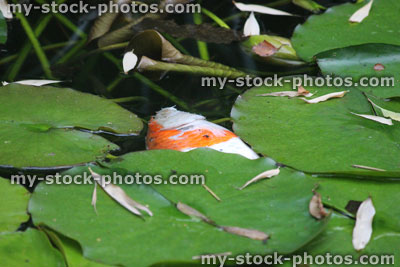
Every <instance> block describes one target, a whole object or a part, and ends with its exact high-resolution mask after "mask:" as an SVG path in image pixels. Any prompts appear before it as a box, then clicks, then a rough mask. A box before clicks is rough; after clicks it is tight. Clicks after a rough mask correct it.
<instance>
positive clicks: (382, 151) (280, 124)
mask: <svg viewBox="0 0 400 267" xmlns="http://www.w3.org/2000/svg"><path fill="white" fill-rule="evenodd" d="M288 79H290V78H288ZM307 89H308V90H309V91H310V92H316V94H315V95H314V96H313V97H312V98H315V97H318V96H321V95H325V94H328V93H332V92H338V91H343V88H334V87H318V88H317V87H311V86H310V87H307ZM288 90H291V84H289V83H286V84H285V85H284V86H283V87H272V88H271V87H269V88H267V87H259V88H253V89H251V90H248V91H247V92H246V93H244V94H243V95H242V96H241V97H239V98H238V100H237V101H236V103H235V105H234V107H233V109H232V113H231V116H232V118H233V119H234V126H233V128H234V130H235V132H236V133H237V134H239V136H240V137H241V138H243V139H244V140H245V141H246V142H248V143H249V144H250V145H251V146H252V147H253V149H255V150H256V151H257V152H260V153H262V154H264V155H267V156H269V157H272V158H273V159H275V160H277V161H278V162H283V163H285V164H287V165H289V166H291V167H294V168H296V169H300V170H303V171H307V172H315V173H336V174H337V173H347V174H352V175H369V176H387V177H391V176H393V175H394V176H396V177H400V169H399V166H400V149H399V142H400V140H399V136H400V135H399V133H400V128H399V124H398V123H397V122H394V125H393V126H388V125H383V124H380V123H378V122H375V121H372V120H367V119H365V118H360V117H358V116H355V115H353V114H352V112H353V113H358V114H369V115H374V114H373V111H372V107H371V104H370V103H369V102H368V100H367V98H366V97H365V95H364V94H363V93H362V92H361V91H360V90H358V89H357V88H348V90H349V92H348V93H347V94H346V95H345V96H344V97H343V98H336V99H331V100H328V101H326V102H321V103H318V104H308V103H306V102H304V101H303V100H301V99H299V98H298V97H296V98H288V97H271V96H270V97H262V96H257V95H259V94H265V93H268V92H271V91H272V92H278V91H288ZM382 90H384V88H382ZM353 165H363V166H369V167H375V168H379V169H383V170H386V171H389V172H378V171H366V170H360V169H356V168H354V167H352V166H353ZM390 171H392V172H390Z"/></svg>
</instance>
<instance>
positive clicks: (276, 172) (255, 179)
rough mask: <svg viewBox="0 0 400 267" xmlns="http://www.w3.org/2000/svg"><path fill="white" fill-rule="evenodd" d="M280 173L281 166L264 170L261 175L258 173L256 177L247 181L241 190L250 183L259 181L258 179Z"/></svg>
mask: <svg viewBox="0 0 400 267" xmlns="http://www.w3.org/2000/svg"><path fill="white" fill-rule="evenodd" d="M279 173H280V170H279V168H278V169H273V170H268V171H265V172H262V173H260V174H259V175H257V176H256V177H254V178H253V179H251V180H249V181H247V182H246V183H245V184H244V185H243V186H242V187H240V188H239V190H243V189H244V188H246V187H247V186H249V185H250V184H252V183H255V182H257V181H259V180H261V179H265V178H271V177H274V176H277V175H278V174H279Z"/></svg>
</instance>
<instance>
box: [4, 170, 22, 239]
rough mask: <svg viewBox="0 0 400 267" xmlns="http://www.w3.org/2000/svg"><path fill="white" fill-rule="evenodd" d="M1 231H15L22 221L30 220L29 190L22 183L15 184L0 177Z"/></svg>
mask: <svg viewBox="0 0 400 267" xmlns="http://www.w3.org/2000/svg"><path fill="white" fill-rule="evenodd" d="M0 195H1V196H2V204H1V206H0V217H1V221H0V233H3V232H14V231H16V230H17V229H18V227H19V226H20V225H21V223H23V222H26V221H28V219H29V216H28V214H27V207H28V200H29V192H28V191H27V190H26V189H25V188H24V187H22V186H20V185H13V184H11V183H10V181H9V180H6V179H4V178H1V177H0Z"/></svg>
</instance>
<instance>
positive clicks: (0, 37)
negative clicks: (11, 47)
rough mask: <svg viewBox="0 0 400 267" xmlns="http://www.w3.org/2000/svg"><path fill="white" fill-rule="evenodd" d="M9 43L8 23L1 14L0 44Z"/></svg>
mask: <svg viewBox="0 0 400 267" xmlns="http://www.w3.org/2000/svg"><path fill="white" fill-rule="evenodd" d="M6 41H7V22H6V19H5V18H4V17H3V14H1V12H0V44H4V43H5V42H6Z"/></svg>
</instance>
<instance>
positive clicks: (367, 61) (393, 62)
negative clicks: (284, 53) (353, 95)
mask: <svg viewBox="0 0 400 267" xmlns="http://www.w3.org/2000/svg"><path fill="white" fill-rule="evenodd" d="M316 57H317V63H318V66H319V67H320V68H321V71H322V73H323V74H324V75H335V76H341V77H352V78H353V81H354V82H357V83H359V81H360V78H362V77H369V78H371V77H377V78H381V77H393V81H394V82H393V85H392V86H385V88H383V87H382V86H377V87H364V88H363V87H359V89H360V90H362V91H365V92H368V93H372V94H374V95H375V96H378V97H382V98H388V97H392V96H400V46H395V45H386V44H364V45H358V46H351V47H346V48H339V49H334V50H330V51H327V52H323V53H321V54H318V55H317V56H316ZM357 85H358V84H357ZM357 85H356V86H357Z"/></svg>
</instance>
